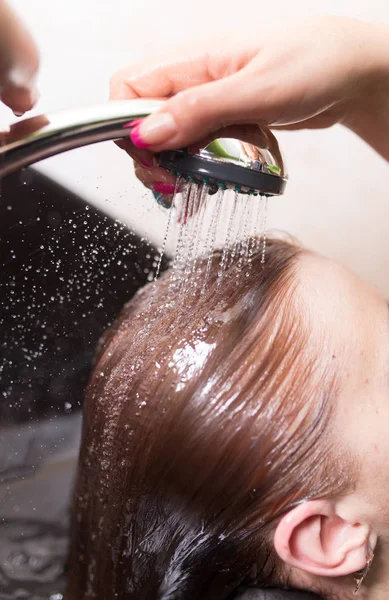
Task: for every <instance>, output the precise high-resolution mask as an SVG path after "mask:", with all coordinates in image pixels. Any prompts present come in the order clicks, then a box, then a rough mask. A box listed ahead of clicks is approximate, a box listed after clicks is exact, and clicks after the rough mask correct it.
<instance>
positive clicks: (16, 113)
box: [12, 110, 24, 117]
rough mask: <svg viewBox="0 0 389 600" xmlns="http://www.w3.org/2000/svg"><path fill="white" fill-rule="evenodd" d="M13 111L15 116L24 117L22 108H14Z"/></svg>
mask: <svg viewBox="0 0 389 600" xmlns="http://www.w3.org/2000/svg"><path fill="white" fill-rule="evenodd" d="M12 112H13V114H14V115H15V117H22V116H23V115H24V112H23V111H21V110H14V111H12Z"/></svg>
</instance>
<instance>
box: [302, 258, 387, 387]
mask: <svg viewBox="0 0 389 600" xmlns="http://www.w3.org/2000/svg"><path fill="white" fill-rule="evenodd" d="M296 275H297V280H298V285H297V298H296V300H297V303H298V306H299V307H300V310H302V311H303V312H304V315H303V316H304V317H305V318H306V320H307V321H308V326H309V328H310V331H311V333H312V341H313V343H315V342H319V343H320V344H322V346H321V347H320V348H323V349H326V350H327V351H328V352H332V353H333V355H334V356H335V357H337V358H339V359H340V360H342V363H343V365H344V366H346V367H347V369H348V371H347V372H348V373H349V374H350V376H351V377H352V379H353V380H354V381H358V379H359V376H362V373H364V374H366V372H367V371H368V372H369V376H371V375H372V373H373V371H374V372H375V373H377V370H378V369H380V371H381V372H382V371H384V372H385V373H386V372H387V365H388V348H389V346H388V342H389V318H388V307H387V303H386V301H385V300H384V299H383V298H382V297H381V296H380V295H379V294H378V293H377V292H376V291H375V290H374V288H372V287H371V286H369V285H368V284H367V283H365V282H364V281H362V280H361V279H360V278H359V277H357V276H356V275H355V274H354V273H352V272H351V271H349V270H348V269H346V268H345V267H343V266H342V265H340V264H339V263H337V262H335V261H332V260H329V259H326V258H324V257H322V256H319V255H317V254H313V253H306V254H303V255H302V257H301V258H300V259H299V262H298V265H297V269H296Z"/></svg>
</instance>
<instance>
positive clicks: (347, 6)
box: [0, 0, 389, 298]
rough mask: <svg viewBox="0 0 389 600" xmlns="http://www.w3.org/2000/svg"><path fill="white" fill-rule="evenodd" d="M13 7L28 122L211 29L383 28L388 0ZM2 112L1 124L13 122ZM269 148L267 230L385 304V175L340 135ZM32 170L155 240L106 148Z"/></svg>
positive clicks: (52, 1)
mask: <svg viewBox="0 0 389 600" xmlns="http://www.w3.org/2000/svg"><path fill="white" fill-rule="evenodd" d="M13 5H14V6H15V8H16V9H17V10H18V11H19V12H20V14H21V15H22V16H23V17H24V19H25V21H26V22H27V23H28V24H29V25H30V28H31V29H32V31H33V33H34V34H35V36H36V39H37V41H38V43H39V46H40V49H41V56H42V69H41V75H40V79H39V86H40V90H41V100H40V101H39V105H38V107H37V110H36V111H35V112H42V111H47V110H54V109H59V108H68V107H75V106H79V105H87V104H96V103H99V102H102V101H105V100H106V99H107V95H108V81H109V77H110V75H111V73H112V72H113V71H114V70H115V69H117V68H118V67H120V66H123V65H124V64H126V63H129V62H132V61H136V60H137V59H138V58H140V57H142V56H143V55H144V54H145V53H147V54H150V53H155V54H156V56H158V55H160V54H161V52H162V51H163V49H164V48H165V47H166V46H171V45H175V44H178V43H181V42H183V41H185V40H186V39H188V38H193V37H196V36H197V37H202V36H205V35H207V34H210V33H212V32H213V31H215V29H219V28H224V29H228V30H230V31H231V39H232V38H233V37H235V36H244V32H245V27H246V24H247V23H250V24H252V21H253V19H256V20H257V23H258V34H259V35H260V30H261V21H262V20H264V19H268V18H270V17H271V18H275V19H277V18H280V17H282V16H285V15H288V14H293V15H294V16H295V15H296V14H298V13H301V14H303V15H307V14H309V13H314V12H327V13H333V14H342V15H348V16H354V17H359V18H362V19H366V20H376V21H381V22H387V23H389V2H388V1H387V0H370V1H369V2H366V1H365V0H326V2H325V3H319V2H317V1H316V0H294V2H290V1H287V0H277V1H276V2H258V0H245V2H237V1H235V2H232V1H231V0H186V1H183V0H163V1H162V0H148V1H146V0H66V2H59V1H58V0H14V1H13ZM270 11H271V12H270ZM264 13H268V14H264ZM318 69H320V65H318ZM1 110H2V112H1V114H0V117H1V119H2V121H4V120H6V121H11V120H14V117H13V115H12V113H11V112H10V111H7V110H6V109H4V108H3V109H1ZM278 137H279V139H280V141H281V145H282V147H283V150H284V154H285V156H286V159H287V163H288V165H289V173H290V183H289V187H288V190H287V193H286V196H285V197H284V198H282V199H275V200H271V201H270V202H269V206H270V224H271V226H273V227H277V228H280V229H286V230H288V231H289V232H290V233H292V234H294V235H296V236H297V237H298V238H299V239H300V240H301V241H302V242H303V243H304V244H306V245H308V246H310V247H313V248H315V249H317V250H319V251H322V252H323V253H325V254H327V255H330V256H333V257H337V258H338V259H340V260H341V261H343V262H344V263H346V264H348V265H349V266H351V267H352V268H353V269H354V270H356V271H357V272H358V273H360V274H361V275H362V276H364V277H365V278H367V279H369V280H370V281H372V282H373V283H375V284H376V285H378V286H379V287H380V288H381V290H382V291H383V292H384V293H385V294H386V295H387V297H388V298H389V193H388V185H389V165H388V164H386V163H385V162H384V161H383V160H382V159H381V158H379V157H378V156H377V155H376V154H375V153H374V152H373V151H372V150H370V149H369V148H368V147H367V146H366V145H365V144H364V143H363V142H361V141H360V140H358V139H357V138H356V137H355V136H354V135H353V134H351V133H350V132H348V131H346V130H344V129H342V128H340V127H335V128H333V129H332V130H328V131H321V132H298V133H280V134H279V135H278ZM40 168H41V169H42V170H44V171H45V172H47V173H49V174H51V175H53V176H55V177H56V178H57V179H59V180H60V181H62V182H63V183H65V184H66V185H67V186H68V187H70V188H72V189H74V190H76V191H79V192H81V193H82V194H84V195H86V196H87V197H89V198H91V199H92V200H93V201H94V202H97V203H99V204H100V205H102V206H103V207H104V209H105V210H108V211H110V212H112V213H113V214H115V215H117V216H118V217H119V218H122V219H126V220H127V221H129V222H130V223H131V224H134V226H135V227H136V228H137V229H143V230H144V231H146V232H147V233H148V235H149V236H150V237H151V238H153V239H154V240H157V241H159V240H160V239H161V236H162V235H163V231H164V228H165V222H166V214H165V212H163V211H162V209H160V208H159V207H156V206H155V205H154V202H153V200H152V199H151V197H150V194H149V193H147V194H145V192H144V190H143V189H142V187H141V186H140V184H138V183H137V182H136V181H135V178H134V176H133V172H132V166H131V163H130V161H129V160H128V159H127V157H126V156H125V154H124V153H123V152H122V151H120V150H118V149H117V148H116V147H115V146H114V145H113V144H112V143H105V144H102V145H100V146H95V147H89V148H86V149H81V150H77V151H73V152H70V153H68V154H66V155H61V156H58V157H53V158H51V159H48V160H47V161H44V162H42V163H41V165H40Z"/></svg>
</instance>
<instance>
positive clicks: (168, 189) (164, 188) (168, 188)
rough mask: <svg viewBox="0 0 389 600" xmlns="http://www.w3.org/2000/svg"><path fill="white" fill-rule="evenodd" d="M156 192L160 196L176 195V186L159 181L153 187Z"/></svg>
mask: <svg viewBox="0 0 389 600" xmlns="http://www.w3.org/2000/svg"><path fill="white" fill-rule="evenodd" d="M153 190H154V192H157V193H158V194H174V190H175V186H174V185H173V184H172V183H162V182H159V181H157V183H154V185H153Z"/></svg>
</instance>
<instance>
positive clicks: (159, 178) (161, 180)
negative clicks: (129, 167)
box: [135, 164, 176, 208]
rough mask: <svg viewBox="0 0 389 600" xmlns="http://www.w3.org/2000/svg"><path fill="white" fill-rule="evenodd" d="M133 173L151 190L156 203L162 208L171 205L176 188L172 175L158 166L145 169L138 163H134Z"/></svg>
mask: <svg viewBox="0 0 389 600" xmlns="http://www.w3.org/2000/svg"><path fill="white" fill-rule="evenodd" d="M135 175H136V176H137V178H138V179H139V180H140V181H141V182H142V183H143V184H144V185H145V186H146V187H148V188H149V189H150V190H152V192H153V195H154V198H155V200H156V201H157V202H158V204H160V205H161V206H163V207H164V208H169V207H170V206H171V204H172V201H173V195H174V191H175V188H176V179H175V177H173V175H170V173H168V172H167V171H165V169H161V168H160V167H154V168H151V169H146V168H144V167H141V166H140V165H138V164H137V165H135Z"/></svg>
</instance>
